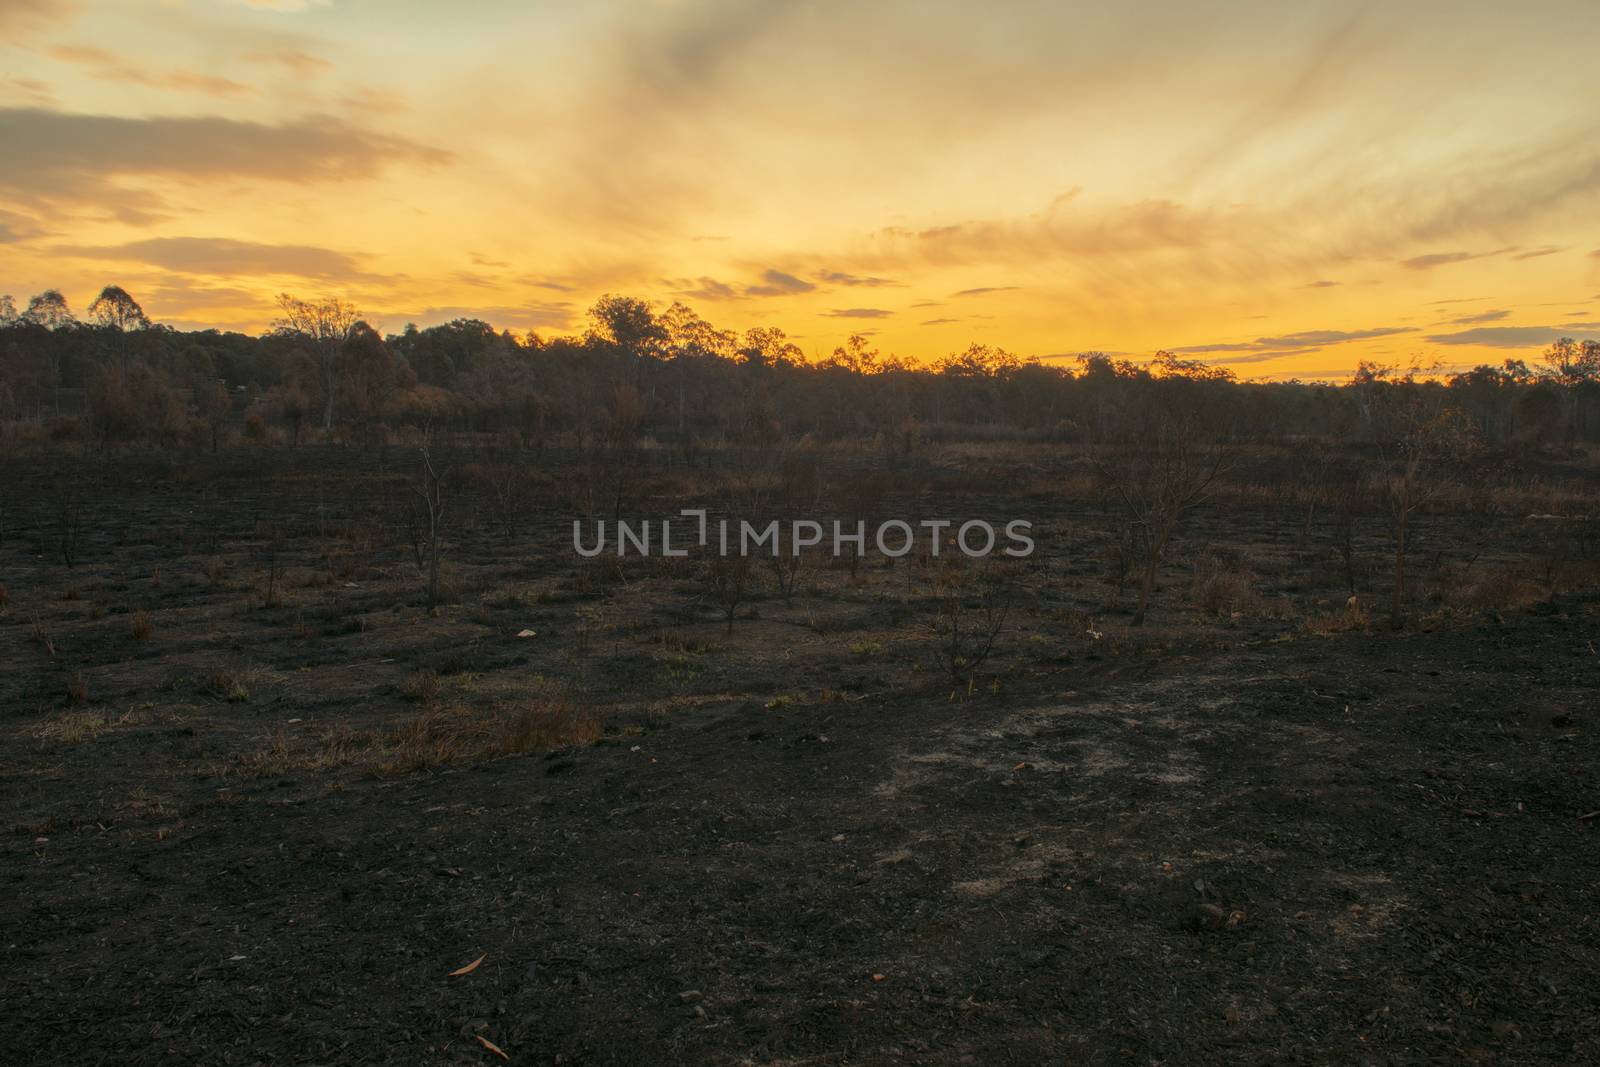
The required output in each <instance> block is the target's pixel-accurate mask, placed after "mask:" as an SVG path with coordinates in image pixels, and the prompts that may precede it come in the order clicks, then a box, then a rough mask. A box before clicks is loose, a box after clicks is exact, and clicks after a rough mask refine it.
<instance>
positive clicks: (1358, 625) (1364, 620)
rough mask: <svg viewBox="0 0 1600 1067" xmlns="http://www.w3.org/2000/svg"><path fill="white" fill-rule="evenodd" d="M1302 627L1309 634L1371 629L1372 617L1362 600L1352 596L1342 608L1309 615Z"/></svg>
mask: <svg viewBox="0 0 1600 1067" xmlns="http://www.w3.org/2000/svg"><path fill="white" fill-rule="evenodd" d="M1300 628H1301V630H1303V631H1304V632H1306V633H1308V634H1341V633H1349V632H1351V631H1353V630H1370V629H1372V619H1371V617H1370V616H1368V614H1367V610H1366V608H1365V607H1364V606H1363V605H1362V603H1361V601H1359V600H1358V599H1357V598H1355V597H1351V598H1350V599H1349V601H1347V602H1346V603H1345V606H1344V607H1342V608H1335V609H1334V610H1332V611H1327V612H1323V613H1321V614H1318V615H1310V616H1307V618H1306V619H1305V621H1304V622H1302V623H1301V624H1300Z"/></svg>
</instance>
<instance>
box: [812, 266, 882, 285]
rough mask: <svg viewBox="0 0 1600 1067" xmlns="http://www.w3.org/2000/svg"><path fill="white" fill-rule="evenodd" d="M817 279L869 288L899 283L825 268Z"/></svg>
mask: <svg viewBox="0 0 1600 1067" xmlns="http://www.w3.org/2000/svg"><path fill="white" fill-rule="evenodd" d="M817 279H818V280H819V281H823V282H826V283H828V284H829V285H848V286H851V287H856V286H860V287H863V288H869V289H875V288H878V287H879V286H884V285H899V284H900V283H899V282H895V281H890V280H889V279H888V278H872V277H862V276H861V275H858V274H846V273H844V272H843V271H837V270H825V271H823V272H822V273H821V274H818V275H817Z"/></svg>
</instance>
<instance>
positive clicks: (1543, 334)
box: [1428, 326, 1582, 348]
mask: <svg viewBox="0 0 1600 1067" xmlns="http://www.w3.org/2000/svg"><path fill="white" fill-rule="evenodd" d="M1574 333H1575V331H1573V330H1572V329H1571V328H1570V327H1567V328H1563V329H1559V330H1558V329H1556V328H1554V327H1552V326H1479V327H1477V328H1476V329H1471V330H1461V331H1459V332H1457V333H1436V334H1430V335H1429V336H1428V340H1429V341H1431V342H1432V343H1433V344H1436V345H1481V346H1483V347H1485V348H1542V347H1544V346H1545V345H1548V344H1550V343H1552V342H1554V341H1557V340H1559V339H1561V338H1563V337H1572V336H1574ZM1577 335H1578V336H1582V332H1581V331H1578V332H1577Z"/></svg>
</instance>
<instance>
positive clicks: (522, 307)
mask: <svg viewBox="0 0 1600 1067" xmlns="http://www.w3.org/2000/svg"><path fill="white" fill-rule="evenodd" d="M573 315H574V310H573V307H572V305H571V304H568V303H566V302H564V301H563V302H556V303H539V302H534V303H531V304H513V305H506V306H502V307H483V306H479V307H470V306H456V305H451V306H448V307H430V308H425V309H424V310H422V311H416V312H399V311H381V312H374V313H372V314H370V315H368V316H367V321H368V322H370V323H372V324H373V325H374V326H377V327H378V328H380V329H383V330H386V331H398V330H400V329H401V328H402V327H404V326H405V325H406V324H407V323H415V324H416V325H417V326H420V327H423V328H424V329H426V328H427V327H429V326H437V325H439V324H440V323H443V322H451V321H453V320H455V319H480V320H482V321H484V322H487V323H489V324H490V325H491V326H493V327H495V328H496V329H499V330H505V329H514V330H536V329H558V330H559V329H565V328H567V327H568V326H570V325H571V323H572V321H573Z"/></svg>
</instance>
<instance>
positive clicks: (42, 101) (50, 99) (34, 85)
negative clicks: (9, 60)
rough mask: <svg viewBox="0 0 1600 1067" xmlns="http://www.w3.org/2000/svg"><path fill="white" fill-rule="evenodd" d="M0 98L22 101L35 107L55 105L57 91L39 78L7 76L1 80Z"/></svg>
mask: <svg viewBox="0 0 1600 1067" xmlns="http://www.w3.org/2000/svg"><path fill="white" fill-rule="evenodd" d="M0 99H4V100H7V101H8V102H9V101H21V102H23V103H26V104H30V105H32V106H35V107H54V106H55V105H56V102H57V101H56V94H55V91H54V90H52V89H51V88H50V84H49V83H48V82H43V81H40V80H39V79H38V78H6V79H5V80H4V81H0Z"/></svg>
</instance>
